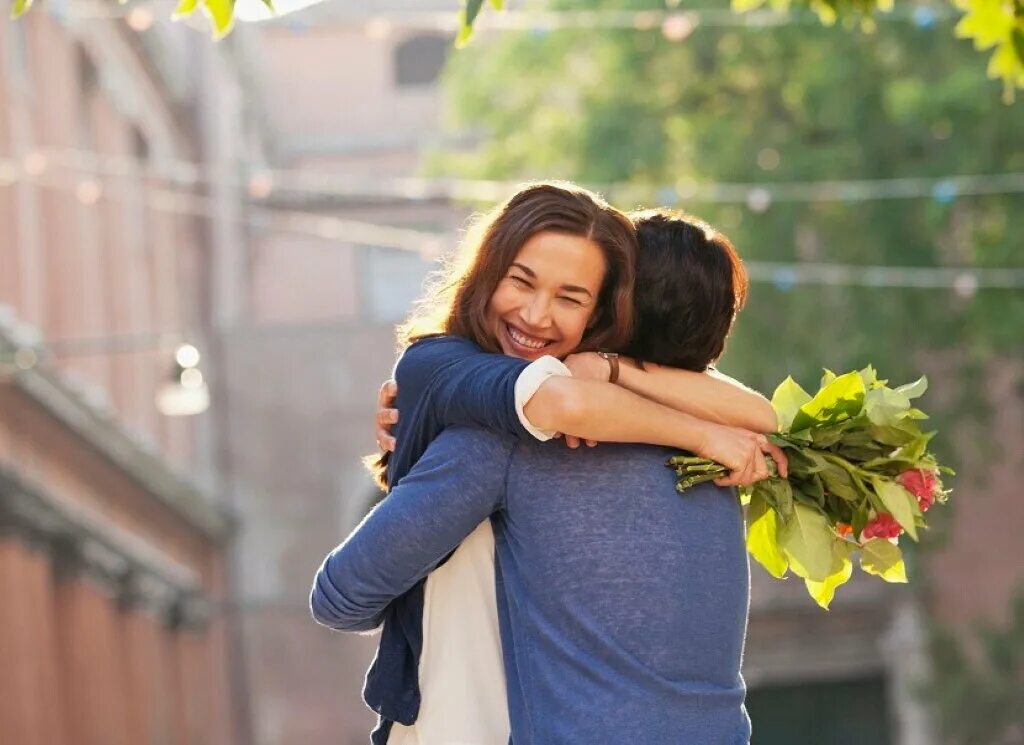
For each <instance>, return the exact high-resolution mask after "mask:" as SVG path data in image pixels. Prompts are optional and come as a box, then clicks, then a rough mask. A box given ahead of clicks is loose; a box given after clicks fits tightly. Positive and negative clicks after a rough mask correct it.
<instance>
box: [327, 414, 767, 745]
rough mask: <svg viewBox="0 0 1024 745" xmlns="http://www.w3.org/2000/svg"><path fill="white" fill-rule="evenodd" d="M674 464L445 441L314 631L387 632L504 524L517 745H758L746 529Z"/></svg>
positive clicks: (451, 435)
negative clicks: (385, 624) (747, 653)
mask: <svg viewBox="0 0 1024 745" xmlns="http://www.w3.org/2000/svg"><path fill="white" fill-rule="evenodd" d="M670 453H671V451H669V450H667V449H665V448H659V447H653V446H648V445H602V446H601V447H600V448H598V449H596V450H590V449H589V448H588V449H584V450H583V451H581V452H574V451H570V450H567V449H566V448H565V446H564V445H563V444H562V443H559V442H554V443H537V442H522V443H520V442H517V441H516V440H515V439H513V438H511V437H508V436H502V435H496V434H494V433H491V432H486V431H481V430H476V429H467V428H461V427H454V428H449V429H446V430H445V431H444V432H442V433H441V435H440V436H438V438H437V439H436V440H435V441H434V442H433V443H431V445H430V446H429V447H428V448H427V450H426V452H425V453H424V455H423V457H422V458H421V459H420V460H419V462H417V463H416V465H415V467H414V468H413V469H412V471H411V472H410V473H409V474H408V475H407V476H406V477H405V478H403V479H402V480H401V481H400V482H399V483H398V484H397V485H396V486H395V487H394V489H393V490H392V491H391V494H390V496H389V497H388V498H387V499H386V500H384V502H382V503H381V504H380V505H379V506H378V507H377V508H376V509H375V510H374V511H373V512H372V513H371V514H370V515H369V516H368V517H367V518H366V520H364V522H363V523H362V524H361V525H360V526H359V527H358V528H357V529H356V530H355V531H354V532H353V533H352V535H351V536H349V538H348V539H347V540H346V541H345V542H344V543H343V544H342V545H341V546H339V547H338V548H336V549H335V550H334V551H333V552H332V553H331V554H330V555H329V556H328V557H327V559H326V560H325V562H324V564H323V566H322V567H321V569H320V571H319V573H318V574H317V577H316V581H315V584H314V588H313V592H312V595H311V605H312V608H313V612H314V615H315V617H316V619H317V620H318V621H319V622H320V623H323V624H325V625H328V626H331V627H332V628H338V629H343V630H354V631H358V630H363V629H367V628H372V627H373V626H375V625H376V624H377V623H379V621H380V620H381V618H382V616H383V614H384V613H385V610H386V608H387V607H388V604H389V602H390V601H391V599H392V598H394V597H396V596H399V595H402V594H403V593H405V592H407V591H408V589H409V588H410V587H412V586H413V585H414V584H416V583H418V582H420V581H421V580H422V579H423V578H424V577H425V576H426V575H427V574H428V572H430V571H431V570H432V569H433V568H434V567H435V566H436V565H437V564H438V562H439V561H440V560H442V559H443V558H444V557H445V556H446V555H447V554H448V553H449V552H450V551H452V550H453V549H454V548H455V547H457V546H458V545H459V543H461V542H462V540H463V539H464V538H465V537H466V536H468V535H469V533H470V532H472V531H473V529H474V528H476V526H477V525H478V524H479V523H480V522H481V521H482V520H484V519H486V518H487V517H488V516H493V517H492V524H493V526H494V532H495V549H496V552H497V562H496V577H495V579H496V591H497V601H498V618H499V624H500V630H501V640H502V649H503V654H504V659H505V675H506V680H507V683H508V706H509V722H510V724H511V728H512V740H513V741H514V742H515V743H516V745H563V744H564V745H577V743H587V744H588V745H621V743H626V742H642V743H645V744H646V743H650V744H651V745H662V744H663V745H669V744H670V743H671V744H672V745H676V744H677V743H699V744H700V745H744V744H745V743H747V742H748V741H749V737H750V722H749V720H748V718H747V715H746V712H745V710H744V707H743V698H744V686H743V681H742V679H741V677H740V673H739V670H740V660H741V657H742V651H743V640H744V633H745V627H746V614H747V599H748V586H749V584H748V583H749V576H748V564H747V557H746V549H745V546H744V531H743V517H742V513H741V510H740V506H739V503H738V500H737V499H736V498H735V493H734V492H732V491H731V490H727V489H722V488H719V487H716V486H714V485H712V484H704V485H701V486H699V487H695V488H694V489H691V490H689V491H688V492H687V493H686V494H685V495H682V496H680V495H678V494H677V493H676V492H675V489H674V480H675V474H674V473H673V472H672V471H671V470H669V469H667V468H665V466H664V464H665V460H666V458H667V457H668V455H669V454H670ZM437 745H441V744H437Z"/></svg>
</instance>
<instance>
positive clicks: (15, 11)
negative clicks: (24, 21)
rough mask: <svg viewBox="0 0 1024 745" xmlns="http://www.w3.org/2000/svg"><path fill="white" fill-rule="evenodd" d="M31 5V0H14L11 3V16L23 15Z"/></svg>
mask: <svg viewBox="0 0 1024 745" xmlns="http://www.w3.org/2000/svg"><path fill="white" fill-rule="evenodd" d="M31 7H32V0H14V3H12V4H11V18H18V17H20V16H23V15H25V13H26V12H27V11H28V9H29V8H31Z"/></svg>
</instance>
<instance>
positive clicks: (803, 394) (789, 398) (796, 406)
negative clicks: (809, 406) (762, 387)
mask: <svg viewBox="0 0 1024 745" xmlns="http://www.w3.org/2000/svg"><path fill="white" fill-rule="evenodd" d="M810 400H811V394H810V393H808V392H807V391H805V390H804V389H803V388H801V387H800V384H799V383H797V382H796V381H795V380H793V378H792V377H787V378H786V379H785V380H783V381H782V383H780V384H779V387H778V388H776V389H775V393H773V394H772V408H773V409H775V418H776V420H777V421H778V423H779V431H780V432H787V431H789V430H790V424H792V422H793V417H795V416H796V413H797V412H798V411H799V410H800V407H801V406H803V405H804V404H806V403H807V402H809V401H810Z"/></svg>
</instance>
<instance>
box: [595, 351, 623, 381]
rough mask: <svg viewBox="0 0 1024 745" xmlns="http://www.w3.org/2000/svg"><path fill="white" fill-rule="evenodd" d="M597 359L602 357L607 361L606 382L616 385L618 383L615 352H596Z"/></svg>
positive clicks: (617, 365)
mask: <svg viewBox="0 0 1024 745" xmlns="http://www.w3.org/2000/svg"><path fill="white" fill-rule="evenodd" d="M597 354H598V356H599V357H603V358H604V359H606V360H608V367H609V368H610V370H609V371H608V382H609V383H617V382H618V381H619V355H618V354H617V353H616V352H598V353H597Z"/></svg>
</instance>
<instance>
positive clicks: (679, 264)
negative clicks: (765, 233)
mask: <svg viewBox="0 0 1024 745" xmlns="http://www.w3.org/2000/svg"><path fill="white" fill-rule="evenodd" d="M631 217H632V219H633V223H634V225H636V229H637V237H638V238H639V241H640V251H639V253H638V255H637V266H636V292H635V294H634V299H633V302H634V309H635V325H634V332H633V337H632V339H631V340H630V341H629V344H628V345H627V346H626V348H625V349H624V350H623V353H624V354H625V355H627V356H629V357H633V358H635V359H637V360H640V361H642V362H653V363H655V364H659V365H669V366H671V367H679V368H683V369H686V370H696V371H703V370H705V369H707V367H708V365H710V364H711V363H713V362H714V361H715V360H717V359H718V358H719V357H720V356H721V355H722V352H723V351H724V350H725V339H726V337H727V336H728V335H729V331H730V330H731V329H732V324H733V320H734V319H735V318H736V313H737V312H739V310H740V309H741V308H742V307H743V305H744V303H745V302H746V300H747V288H748V285H749V282H748V280H747V272H746V270H745V269H744V268H743V262H742V260H741V259H740V257H739V255H738V254H737V253H736V249H735V248H734V247H733V245H732V243H731V242H730V241H729V239H728V238H726V237H725V236H724V235H722V234H721V233H719V232H718V231H717V230H715V229H714V228H712V227H711V226H710V225H708V224H707V223H705V222H703V221H701V220H698V219H696V218H694V217H691V216H689V215H685V214H683V213H679V212H674V211H671V210H664V209H660V210H647V211H644V212H636V213H633V214H632V215H631Z"/></svg>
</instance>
